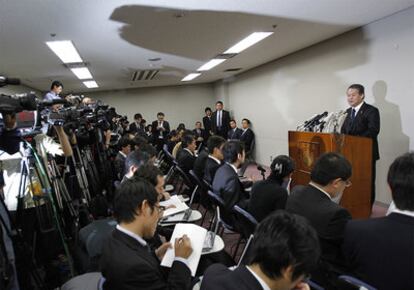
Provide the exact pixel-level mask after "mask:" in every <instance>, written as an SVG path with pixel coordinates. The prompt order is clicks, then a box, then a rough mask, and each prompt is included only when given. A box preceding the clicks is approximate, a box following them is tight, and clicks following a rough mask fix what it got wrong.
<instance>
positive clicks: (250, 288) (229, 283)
mask: <svg viewBox="0 0 414 290" xmlns="http://www.w3.org/2000/svg"><path fill="white" fill-rule="evenodd" d="M221 289H222V290H262V289H263V288H262V286H261V285H260V283H259V281H257V279H256V278H255V277H254V276H253V274H252V273H250V271H249V270H248V269H247V268H246V266H243V265H242V266H240V267H238V268H236V269H234V270H233V271H232V270H229V269H228V268H227V267H226V266H224V265H221V264H214V265H211V266H210V267H209V268H208V269H207V271H206V272H205V273H204V277H203V280H202V282H201V290H221Z"/></svg>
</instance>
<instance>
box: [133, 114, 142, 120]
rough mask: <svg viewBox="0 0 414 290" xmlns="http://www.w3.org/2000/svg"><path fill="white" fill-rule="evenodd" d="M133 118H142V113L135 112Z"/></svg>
mask: <svg viewBox="0 0 414 290" xmlns="http://www.w3.org/2000/svg"><path fill="white" fill-rule="evenodd" d="M134 119H135V120H137V119H141V120H142V115H141V114H140V113H136V114H135V115H134Z"/></svg>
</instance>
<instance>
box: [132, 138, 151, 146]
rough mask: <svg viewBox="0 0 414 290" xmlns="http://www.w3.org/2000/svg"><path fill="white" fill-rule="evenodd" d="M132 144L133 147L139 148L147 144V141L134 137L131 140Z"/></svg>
mask: <svg viewBox="0 0 414 290" xmlns="http://www.w3.org/2000/svg"><path fill="white" fill-rule="evenodd" d="M132 143H133V145H134V146H137V147H138V148H141V146H143V145H144V144H148V140H147V139H146V138H144V137H142V136H135V137H134V139H132Z"/></svg>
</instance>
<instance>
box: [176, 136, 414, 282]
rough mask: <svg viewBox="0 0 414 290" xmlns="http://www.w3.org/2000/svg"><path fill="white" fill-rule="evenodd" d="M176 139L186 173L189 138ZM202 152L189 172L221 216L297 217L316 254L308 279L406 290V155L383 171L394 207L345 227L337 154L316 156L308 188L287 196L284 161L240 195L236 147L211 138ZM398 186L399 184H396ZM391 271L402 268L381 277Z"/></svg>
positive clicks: (345, 167) (410, 210) (412, 246)
mask: <svg viewBox="0 0 414 290" xmlns="http://www.w3.org/2000/svg"><path fill="white" fill-rule="evenodd" d="M183 140H184V141H183V145H184V148H186V147H190V149H187V150H186V149H184V150H186V152H185V153H184V152H183V154H182V155H181V156H180V155H178V156H177V160H178V164H179V165H181V166H182V167H183V168H184V169H186V171H188V170H189V169H190V168H191V162H189V160H190V157H189V156H191V154H190V152H192V151H193V149H192V148H193V147H192V145H194V144H192V145H191V142H192V139H191V136H189V137H188V136H187V138H186V136H184V138H183ZM207 148H208V155H207V161H203V160H204V158H205V157H203V155H202V154H200V155H199V156H198V157H197V158H196V159H195V158H191V160H192V164H193V165H192V166H193V167H192V169H193V170H194V171H195V172H196V173H197V172H198V175H199V176H203V178H204V180H206V181H208V182H211V184H212V188H213V191H214V192H215V193H217V194H218V195H220V197H221V198H222V199H223V200H224V203H225V208H227V209H228V210H229V211H231V210H232V208H233V206H234V205H238V206H240V207H242V208H244V209H246V210H247V211H248V212H249V213H251V214H252V215H253V216H254V217H255V218H256V219H257V220H258V221H259V222H260V221H261V220H263V219H264V218H265V217H267V216H268V215H269V214H270V213H271V212H273V211H275V210H277V209H286V210H288V211H289V212H292V213H295V214H298V215H301V216H304V217H305V218H306V219H307V220H308V221H309V222H310V224H311V225H312V226H313V227H314V228H315V230H316V231H317V233H318V235H319V239H320V241H321V247H322V257H321V261H320V264H319V267H318V268H319V269H318V270H316V271H314V272H313V275H314V279H315V280H317V281H319V282H320V283H321V284H323V285H327V287H331V288H333V287H336V286H335V283H336V277H337V276H338V275H340V274H344V273H348V274H349V273H351V274H353V275H356V276H358V277H360V278H362V279H363V280H365V281H367V282H369V283H371V284H373V285H374V286H376V287H377V288H379V289H409V287H412V288H414V286H412V285H414V284H413V283H412V282H414V281H412V280H413V279H414V278H413V277H414V276H413V274H414V264H413V261H414V188H412V189H410V186H414V181H412V182H409V180H410V178H411V177H414V176H412V175H410V174H412V173H414V157H413V156H414V155H413V154H406V155H404V156H401V157H400V158H398V159H396V160H395V162H394V163H393V165H392V166H391V167H390V171H389V175H388V184H389V186H390V188H391V193H392V196H393V200H394V203H395V204H399V205H397V206H396V209H395V210H394V211H393V212H392V213H391V214H390V215H389V216H387V217H385V218H382V219H369V220H365V221H351V219H352V217H351V215H350V213H349V211H348V210H347V209H345V208H343V207H341V206H340V205H339V203H340V200H341V197H342V194H343V192H344V190H345V188H347V187H349V186H351V185H352V183H351V176H352V166H351V164H350V163H349V162H348V161H347V160H346V159H345V158H344V157H343V156H342V155H340V154H337V153H327V154H325V155H323V156H321V158H320V159H319V160H318V161H317V162H316V164H315V166H314V168H313V170H312V172H311V182H310V183H309V184H308V185H304V186H297V187H295V188H294V189H293V191H292V193H291V194H290V195H289V194H288V190H287V188H286V187H285V185H286V184H289V180H290V178H291V176H292V172H293V170H294V164H293V161H292V160H291V159H290V158H289V157H288V156H278V157H277V158H275V160H274V161H273V163H272V165H271V174H270V176H269V177H268V178H267V179H266V180H264V181H260V182H256V183H255V184H254V185H253V187H252V189H251V192H250V193H248V192H246V190H245V186H243V183H242V182H241V181H240V179H239V176H238V172H237V171H238V169H239V168H240V167H241V166H242V165H243V163H244V160H245V150H244V148H243V144H242V143H241V142H237V141H227V142H225V141H224V139H222V138H220V137H218V136H212V137H210V139H209V142H208V146H207ZM187 153H188V154H187ZM203 164H204V165H203ZM200 168H204V172H203V170H200ZM407 171H409V172H407ZM410 176H411V177H410ZM402 180H405V182H406V183H407V184H404V185H401V184H400V183H401V181H402ZM402 186H403V187H406V188H404V189H402V188H401V187H402ZM362 237H363V238H362ZM397 253H399V254H398V255H396V254H397ZM383 261H387V263H384V262H383ZM378 265H382V267H380V266H378ZM398 265H400V266H402V267H401V271H399V273H398V274H395V275H394V277H390V275H387V273H388V272H389V271H391V270H392V269H394V266H398ZM407 287H408V288H407Z"/></svg>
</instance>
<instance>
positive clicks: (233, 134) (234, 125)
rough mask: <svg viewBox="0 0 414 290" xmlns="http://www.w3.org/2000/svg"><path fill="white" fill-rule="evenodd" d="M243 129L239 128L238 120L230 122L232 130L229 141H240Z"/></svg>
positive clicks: (228, 133)
mask: <svg viewBox="0 0 414 290" xmlns="http://www.w3.org/2000/svg"><path fill="white" fill-rule="evenodd" d="M242 133H243V130H242V129H239V128H237V123H236V120H233V119H231V120H230V130H229V131H228V132H227V140H240V136H241V134H242Z"/></svg>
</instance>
